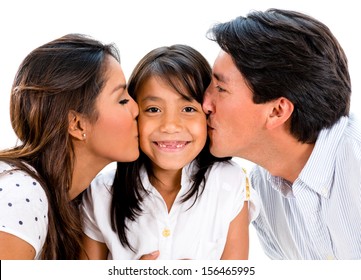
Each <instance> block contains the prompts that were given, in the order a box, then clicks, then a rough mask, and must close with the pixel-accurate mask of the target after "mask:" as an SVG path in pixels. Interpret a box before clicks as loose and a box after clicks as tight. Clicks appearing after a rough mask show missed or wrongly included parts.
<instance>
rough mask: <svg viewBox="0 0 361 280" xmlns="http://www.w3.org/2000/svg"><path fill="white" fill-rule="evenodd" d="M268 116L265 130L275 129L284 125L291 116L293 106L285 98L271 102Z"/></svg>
mask: <svg viewBox="0 0 361 280" xmlns="http://www.w3.org/2000/svg"><path fill="white" fill-rule="evenodd" d="M270 104H272V105H271V106H270V111H269V115H268V118H267V124H266V126H267V128H270V129H272V128H276V127H278V126H281V125H283V124H284V123H286V122H287V121H288V120H289V118H290V117H291V115H292V112H293V109H294V105H293V103H292V102H291V101H290V100H288V99H287V98H285V97H280V98H278V99H276V100H274V101H271V103H270Z"/></svg>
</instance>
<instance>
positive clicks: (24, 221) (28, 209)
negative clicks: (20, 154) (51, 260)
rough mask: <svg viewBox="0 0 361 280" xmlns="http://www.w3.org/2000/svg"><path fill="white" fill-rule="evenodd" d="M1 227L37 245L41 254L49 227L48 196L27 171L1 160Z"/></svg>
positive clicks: (38, 255) (35, 247)
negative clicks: (16, 168)
mask: <svg viewBox="0 0 361 280" xmlns="http://www.w3.org/2000/svg"><path fill="white" fill-rule="evenodd" d="M0 231H3V232H7V233H10V234H12V235H15V236H17V237H19V238H21V239H23V240H24V241H26V242H28V243H29V244H30V245H31V246H33V247H34V249H35V251H36V253H35V258H36V259H38V258H39V257H40V253H41V249H42V247H43V245H44V242H45V238H46V235H47V231H48V200H47V197H46V195H45V192H44V190H43V188H42V186H41V185H40V183H39V182H38V181H37V180H35V179H34V178H33V177H31V176H30V175H29V174H28V173H26V172H24V171H21V170H15V167H14V166H12V165H9V164H7V163H5V162H3V161H0Z"/></svg>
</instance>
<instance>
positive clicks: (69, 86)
mask: <svg viewBox="0 0 361 280" xmlns="http://www.w3.org/2000/svg"><path fill="white" fill-rule="evenodd" d="M107 56H112V57H114V58H115V59H117V60H118V61H119V54H118V51H117V49H116V48H115V46H114V45H103V44H102V43H100V42H99V41H96V40H94V39H92V38H89V37H87V36H84V35H80V34H69V35H66V36H63V37H61V38H59V39H56V40H54V41H52V42H49V43H46V44H44V45H43V46H40V47H38V48H36V49H35V50H33V51H32V52H31V53H30V54H29V55H28V56H27V57H26V58H25V59H24V61H23V62H22V64H21V65H20V67H19V69H18V72H17V74H16V76H15V80H14V83H13V86H12V92H11V99H10V117H11V124H12V126H13V129H14V131H15V133H16V135H17V137H18V138H19V140H20V141H21V144H20V145H18V146H16V147H14V148H12V149H8V150H4V151H1V152H0V160H2V161H5V162H8V163H11V164H13V165H15V166H16V168H17V169H22V170H25V171H26V172H28V173H29V174H30V175H31V176H33V177H34V178H36V179H37V180H38V181H39V182H40V183H41V185H42V187H43V188H44V190H45V192H46V194H47V197H48V200H49V213H48V219H49V227H48V234H47V238H46V241H45V245H44V247H43V249H42V255H41V258H43V259H77V258H78V255H79V251H80V247H81V245H80V244H81V243H80V237H81V234H82V229H81V219H80V214H79V210H78V206H77V199H75V200H73V201H70V200H69V197H68V188H69V186H71V182H72V173H73V165H74V147H73V143H72V141H71V138H70V135H69V133H68V113H69V112H70V111H71V110H73V111H76V112H79V113H81V114H83V115H84V116H86V117H88V118H89V120H90V121H92V122H95V121H96V119H97V111H96V110H95V101H96V98H97V96H98V94H99V93H100V91H101V90H102V88H103V86H104V85H105V82H106V81H105V72H106V70H107V69H106V62H105V61H106V59H107V58H106V57H107ZM26 164H28V165H30V166H32V167H33V168H35V170H36V172H34V171H33V170H32V169H30V168H28V167H27V165H26Z"/></svg>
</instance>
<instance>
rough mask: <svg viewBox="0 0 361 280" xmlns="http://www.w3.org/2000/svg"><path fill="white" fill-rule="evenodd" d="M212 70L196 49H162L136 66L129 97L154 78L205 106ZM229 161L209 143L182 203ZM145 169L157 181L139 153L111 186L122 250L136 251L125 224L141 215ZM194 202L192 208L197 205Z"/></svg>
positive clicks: (115, 227)
mask: <svg viewBox="0 0 361 280" xmlns="http://www.w3.org/2000/svg"><path fill="white" fill-rule="evenodd" d="M211 74H212V70H211V67H210V66H209V63H208V62H207V60H206V59H205V58H204V57H203V56H202V55H201V54H200V53H199V52H198V51H196V50H195V49H193V48H191V47H189V46H186V45H173V46H170V47H160V48H157V49H154V50H152V51H150V52H149V53H148V54H147V55H145V56H144V57H143V58H142V59H141V60H140V62H139V63H138V64H137V66H136V67H135V69H134V70H133V73H132V74H131V77H130V79H129V86H128V91H129V94H130V95H131V96H132V97H133V98H134V99H135V100H137V93H138V92H139V90H140V89H141V87H142V86H143V85H144V84H145V83H146V82H147V81H148V80H149V79H150V78H152V77H157V79H160V80H162V81H163V82H165V83H166V84H168V85H169V86H170V87H171V88H173V89H174V90H175V91H177V92H178V93H179V94H180V95H181V96H183V97H184V98H186V99H188V100H189V99H191V100H196V101H197V102H199V103H202V101H203V96H204V92H205V90H206V88H207V87H208V85H209V83H210V81H211ZM229 159H230V158H222V159H220V158H215V157H214V156H212V155H211V153H210V151H209V139H208V138H207V141H206V145H205V147H204V148H203V149H202V151H201V152H200V153H199V154H198V156H197V157H196V158H195V159H194V165H193V166H194V167H195V169H194V170H193V174H192V179H193V185H192V187H191V188H190V190H189V191H188V192H187V193H186V194H185V195H184V196H183V198H182V201H183V202H184V201H186V200H189V199H191V198H192V197H194V202H195V201H196V199H197V198H198V197H199V195H201V193H202V191H203V189H204V185H205V175H206V172H207V170H208V169H209V168H210V167H211V166H212V165H213V163H215V162H217V161H225V160H229ZM143 167H145V169H146V171H147V174H148V176H149V178H150V179H152V178H153V179H155V178H154V174H153V172H152V168H151V163H150V159H149V158H148V157H147V156H146V155H145V154H144V153H143V152H142V151H140V156H139V158H138V160H136V161H135V162H131V163H120V162H119V163H117V170H116V174H115V179H114V182H113V186H112V192H113V196H112V204H111V223H112V228H113V230H114V231H117V233H118V236H119V239H120V242H121V243H122V245H123V246H128V247H129V248H130V249H133V248H132V247H131V245H130V243H129V241H128V239H127V234H126V232H127V226H126V221H127V220H130V221H135V219H136V218H137V216H138V215H140V214H141V211H142V207H141V202H142V200H143V197H144V195H146V191H145V189H144V187H143V185H142V182H141V178H140V169H141V168H143ZM194 202H193V204H194Z"/></svg>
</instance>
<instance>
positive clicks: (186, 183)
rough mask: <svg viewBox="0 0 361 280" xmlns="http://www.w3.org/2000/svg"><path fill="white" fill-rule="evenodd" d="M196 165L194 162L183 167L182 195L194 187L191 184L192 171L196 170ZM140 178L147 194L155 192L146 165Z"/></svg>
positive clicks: (141, 171) (142, 168)
mask: <svg viewBox="0 0 361 280" xmlns="http://www.w3.org/2000/svg"><path fill="white" fill-rule="evenodd" d="M195 164H196V163H195V162H194V161H193V162H191V163H189V164H187V165H186V166H185V167H183V170H182V178H181V190H180V194H183V193H185V192H187V191H188V190H189V189H190V187H191V185H192V184H191V183H192V182H193V180H192V177H191V176H192V171H193V170H194V168H195ZM140 178H141V180H142V184H143V186H144V189H145V190H146V191H147V192H153V191H154V186H153V185H152V184H151V183H150V181H149V177H148V174H147V171H146V170H145V167H144V165H143V166H142V167H141V169H140Z"/></svg>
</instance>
